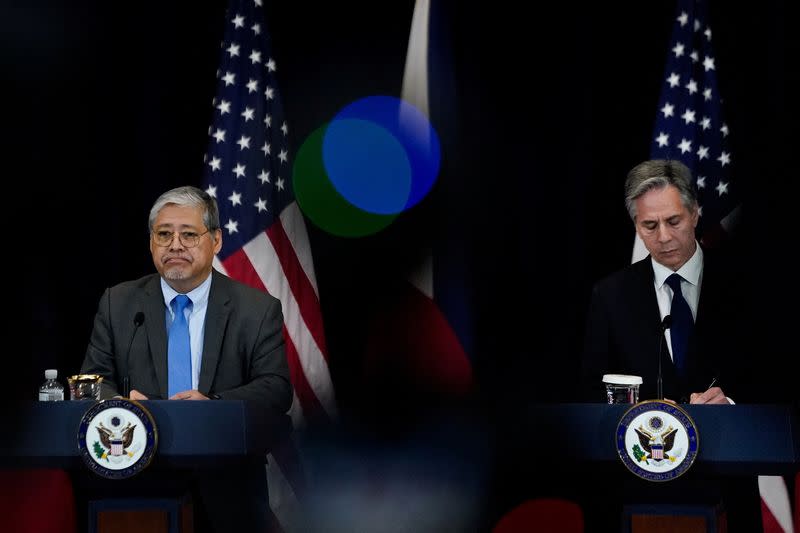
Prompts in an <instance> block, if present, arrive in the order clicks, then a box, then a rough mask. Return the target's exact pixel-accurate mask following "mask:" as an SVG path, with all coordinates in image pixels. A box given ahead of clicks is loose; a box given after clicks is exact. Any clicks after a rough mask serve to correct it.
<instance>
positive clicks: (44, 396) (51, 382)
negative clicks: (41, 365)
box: [39, 368, 64, 402]
mask: <svg viewBox="0 0 800 533" xmlns="http://www.w3.org/2000/svg"><path fill="white" fill-rule="evenodd" d="M44 377H45V379H46V380H47V381H45V382H44V383H43V384H42V386H41V387H39V401H40V402H60V401H62V400H63V399H64V386H63V385H61V383H59V382H58V381H57V380H56V378H57V377H58V370H55V369H53V368H50V369H48V370H45V371H44Z"/></svg>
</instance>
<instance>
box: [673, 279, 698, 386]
mask: <svg viewBox="0 0 800 533" xmlns="http://www.w3.org/2000/svg"><path fill="white" fill-rule="evenodd" d="M682 280H683V278H682V277H681V276H680V275H678V274H672V275H670V276H669V277H668V278H667V285H669V286H670V288H671V289H672V306H671V307H670V311H669V313H670V315H672V327H671V328H670V333H669V334H670V338H671V339H672V361H673V362H674V363H675V368H677V370H678V374H679V375H684V373H685V371H686V353H687V351H688V349H689V334H690V333H691V332H692V327H694V319H693V318H692V310H691V309H690V308H689V304H688V303H686V300H685V299H684V297H683V292H682V291H681V281H682Z"/></svg>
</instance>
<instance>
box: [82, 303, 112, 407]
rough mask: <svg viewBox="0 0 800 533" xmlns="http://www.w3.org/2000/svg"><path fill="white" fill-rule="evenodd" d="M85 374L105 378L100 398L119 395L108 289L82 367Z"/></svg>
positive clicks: (98, 312)
mask: <svg viewBox="0 0 800 533" xmlns="http://www.w3.org/2000/svg"><path fill="white" fill-rule="evenodd" d="M81 373H83V374H99V375H101V376H103V382H102V384H101V386H100V397H101V398H103V399H105V398H113V397H114V396H117V395H118V394H119V392H118V385H117V376H118V372H117V360H116V352H115V349H114V334H113V329H112V327H111V290H110V289H106V291H105V292H104V293H103V296H102V298H100V303H99V304H98V306H97V314H96V315H95V317H94V326H93V328H92V335H91V337H90V338H89V346H88V347H87V348H86V355H85V356H84V358H83V364H82V365H81Z"/></svg>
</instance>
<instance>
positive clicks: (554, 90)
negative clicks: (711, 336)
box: [0, 0, 797, 418]
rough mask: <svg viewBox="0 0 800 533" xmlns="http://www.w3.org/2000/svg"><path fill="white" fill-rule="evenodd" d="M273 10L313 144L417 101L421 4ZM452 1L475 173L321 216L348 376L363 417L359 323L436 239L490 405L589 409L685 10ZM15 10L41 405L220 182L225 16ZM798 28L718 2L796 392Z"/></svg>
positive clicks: (468, 168) (770, 300)
mask: <svg viewBox="0 0 800 533" xmlns="http://www.w3.org/2000/svg"><path fill="white" fill-rule="evenodd" d="M266 3H267V4H268V5H267V9H268V14H269V20H268V26H269V31H270V33H271V34H272V37H273V46H274V53H275V56H276V58H277V61H278V66H279V71H278V75H279V77H278V80H279V83H280V85H281V86H280V89H281V91H282V95H283V100H284V104H285V107H286V112H287V117H288V120H289V122H290V126H291V133H292V135H293V137H292V138H293V142H292V146H293V147H294V148H297V147H298V146H299V145H300V144H301V142H302V141H303V140H304V138H305V136H306V135H307V134H308V133H310V132H311V131H313V130H314V129H316V128H317V127H319V126H320V125H321V124H322V123H324V122H325V121H326V120H328V119H329V118H330V117H331V115H332V114H333V113H335V112H336V111H337V110H338V109H339V108H340V107H341V106H342V105H344V104H346V103H348V102H350V101H352V100H355V99H357V98H360V97H363V96H368V95H373V94H388V95H399V93H400V85H401V80H402V74H403V62H404V58H405V52H406V45H407V39H408V31H409V27H410V22H411V15H412V9H413V2H411V1H403V2H391V3H389V2H320V3H316V2H284V3H281V4H280V5H275V4H277V3H275V2H266ZM444 8H445V10H446V11H447V12H449V13H450V15H449V17H450V20H451V26H450V31H451V35H452V39H451V41H450V44H451V46H452V50H453V53H454V57H453V64H452V67H453V72H454V76H455V87H456V90H457V92H456V97H455V98H454V100H453V102H452V104H453V105H454V106H455V109H456V113H457V121H454V123H456V124H457V127H458V149H457V151H456V153H455V154H450V155H451V159H450V161H451V163H452V162H453V161H455V163H453V166H454V167H455V168H456V169H457V170H458V172H457V174H458V177H457V179H455V176H454V175H452V174H451V175H449V176H447V181H443V182H440V183H439V184H438V185H437V187H436V188H435V189H434V191H433V193H432V195H431V197H430V198H429V200H428V201H426V203H424V204H423V205H421V206H420V207H419V208H418V209H415V210H414V211H412V212H411V213H408V214H407V215H405V216H403V217H401V218H400V219H398V220H397V221H396V223H395V224H394V226H392V227H391V228H389V229H388V230H386V231H384V232H382V233H380V234H378V235H375V236H372V237H369V238H364V239H356V240H348V239H340V238H336V237H332V236H330V235H327V234H326V233H324V232H323V231H320V230H319V229H318V228H316V227H314V226H313V225H309V232H310V239H311V243H312V251H313V254H314V263H315V267H316V272H317V278H318V286H319V292H320V298H321V302H322V306H323V315H324V320H325V324H326V334H327V337H328V342H329V348H330V368H331V373H332V377H333V381H334V384H335V387H336V391H337V397H338V401H339V404H340V408H341V409H342V411H343V413H344V414H345V415H347V414H352V415H354V416H355V417H356V418H357V417H358V414H359V412H360V410H361V408H362V406H360V405H359V402H360V400H361V397H360V395H359V390H360V388H361V387H362V386H363V383H361V382H360V381H359V378H358V377H357V376H358V375H359V374H358V372H356V371H355V370H356V369H358V368H359V366H360V364H361V358H362V356H363V353H362V348H363V339H362V338H360V335H361V332H362V331H363V330H364V325H365V321H366V319H367V317H368V316H369V315H370V313H372V312H373V311H375V310H377V309H380V307H381V305H382V302H383V301H384V300H383V297H382V293H381V287H382V286H387V287H388V285H389V283H390V282H389V281H388V279H389V278H391V277H392V275H393V272H392V270H393V265H396V264H398V263H402V262H403V260H404V259H403V258H404V257H406V256H407V255H408V254H412V253H414V252H415V251H416V250H415V249H414V244H413V243H415V242H417V237H418V236H420V235H421V234H425V235H428V234H433V235H435V237H436V239H437V240H438V242H439V243H440V244H442V243H443V242H445V241H446V242H448V243H451V244H452V243H453V242H456V243H458V254H459V255H458V257H460V258H462V259H463V262H464V264H465V265H466V266H467V268H466V269H465V270H466V272H467V273H468V276H467V278H465V280H464V285H465V286H466V287H467V288H468V290H469V292H470V295H469V298H468V301H469V302H470V305H471V308H472V313H473V315H474V318H475V322H474V330H473V331H472V335H473V339H474V346H473V348H472V354H471V356H472V359H473V364H474V368H475V372H476V377H477V379H478V382H479V384H480V385H481V390H482V391H483V392H485V393H486V394H485V395H483V398H484V399H488V400H489V402H488V405H491V406H502V405H504V404H505V405H510V404H512V403H513V402H514V401H517V400H519V399H520V398H527V399H559V400H562V399H567V400H568V399H570V388H569V383H570V382H573V381H574V380H575V378H576V368H577V364H578V353H579V347H580V343H581V334H582V326H583V318H584V313H585V308H586V304H587V302H588V297H589V291H590V288H591V284H592V283H593V282H594V281H595V280H596V279H598V278H599V277H601V276H603V275H605V274H607V273H609V272H611V271H612V270H615V269H617V268H619V267H621V266H623V265H624V264H626V263H627V262H628V261H629V260H630V251H631V244H632V240H633V229H632V227H631V224H630V221H629V220H628V218H627V214H626V212H625V209H624V206H623V201H622V182H623V180H624V176H625V174H626V172H627V170H628V169H630V168H631V167H632V166H633V165H635V164H636V163H638V162H640V161H642V160H644V159H646V158H647V156H648V150H649V142H650V138H651V129H652V124H653V121H654V118H655V108H656V104H657V100H658V95H659V90H660V84H661V77H662V72H663V62H664V59H665V56H666V47H667V44H668V39H669V35H670V32H671V27H672V19H673V14H674V13H673V11H674V4H673V2H671V1H664V0H659V1H655V2H640V1H637V0H624V1H620V2H614V3H612V4H608V3H599V2H594V3H591V4H589V5H588V6H586V7H581V6H579V5H577V4H572V3H564V5H562V6H558V7H556V6H545V5H535V6H523V5H522V4H520V5H517V4H508V5H502V4H501V5H495V4H492V3H478V2H455V1H453V2H445V5H444ZM3 10H4V13H5V14H4V16H3V17H2V22H0V25H2V26H3V35H4V37H3V41H4V43H6V45H4V47H3V53H2V54H3V55H2V61H3V71H4V72H5V74H4V79H5V81H4V83H3V85H4V86H5V90H4V93H6V90H7V91H8V92H7V93H6V98H5V101H6V105H5V106H4V107H5V110H4V113H5V114H6V115H7V116H9V117H10V122H9V123H7V124H9V125H8V127H7V128H5V129H6V133H7V135H8V138H9V141H8V142H6V143H5V146H6V150H4V152H5V157H4V159H5V160H6V162H7V163H10V164H9V165H8V166H7V167H6V170H7V172H8V173H7V174H6V176H5V178H6V179H5V180H4V182H5V184H6V190H5V194H4V199H5V201H6V205H7V217H6V229H7V232H8V233H7V239H6V243H5V247H4V249H5V256H6V258H7V261H6V264H7V266H8V267H9V269H10V270H11V274H10V275H8V276H7V279H8V280H9V285H10V289H13V290H10V291H9V292H8V298H9V306H8V307H9V308H10V310H12V311H17V310H19V309H20V308H22V309H25V310H26V311H25V312H23V313H16V314H15V316H14V318H13V319H11V320H7V325H8V326H10V328H9V329H10V331H9V333H8V335H7V338H8V339H9V340H10V342H13V343H14V345H17V346H21V348H20V351H18V352H17V351H13V350H8V351H7V359H9V360H12V359H17V354H19V356H20V357H21V358H23V359H24V362H25V363H27V364H23V365H22V368H21V370H20V373H19V374H16V375H17V376H18V379H16V380H15V386H17V387H19V392H17V394H18V395H19V396H20V397H27V395H28V391H30V395H31V397H32V396H33V394H34V392H35V388H36V386H37V385H38V383H39V381H41V380H42V372H43V370H44V369H45V368H51V367H55V368H58V369H59V371H60V374H61V375H62V376H63V375H66V374H69V373H73V372H75V371H77V370H78V368H79V365H80V362H81V360H82V357H83V352H84V350H85V346H86V342H87V340H88V336H89V333H90V330H91V325H92V318H93V315H94V311H95V306H96V303H97V300H98V298H99V297H100V295H101V294H102V291H103V289H104V288H105V287H107V286H109V285H112V284H114V283H117V282H119V281H121V280H125V279H131V278H135V277H139V276H141V275H143V274H146V273H148V272H151V271H152V264H151V263H150V257H149V253H148V251H147V237H148V236H147V230H146V218H147V214H148V209H149V207H150V205H151V203H152V201H153V200H154V199H155V198H156V196H157V195H158V194H159V193H160V192H162V191H163V190H166V189H168V188H170V187H173V186H177V185H183V184H187V183H194V184H199V180H200V176H201V168H202V164H203V163H202V156H203V153H204V151H205V146H206V142H207V126H208V123H209V117H210V110H211V109H210V107H211V99H212V97H213V93H214V86H215V82H214V73H215V70H216V63H217V60H218V50H219V47H218V43H219V41H220V39H221V35H222V22H223V18H222V17H223V11H224V5H223V3H221V2H213V3H211V2H209V3H208V4H207V5H204V4H202V3H198V2H178V3H167V2H139V3H137V2H126V3H122V4H120V3H117V2H80V1H79V2H63V3H58V2H54V1H50V2H45V3H39V4H37V3H36V2H33V3H26V4H25V7H13V6H5V7H4V8H3ZM784 16H785V9H784V5H783V2H780V1H777V0H767V1H765V2H761V3H759V4H758V5H757V6H753V5H750V4H742V3H730V2H714V3H712V5H711V25H712V28H713V30H714V47H715V52H716V55H717V63H716V64H717V69H718V75H719V81H720V87H721V91H722V94H723V96H724V98H725V112H726V116H727V122H728V124H729V125H730V128H731V132H732V133H731V135H732V143H733V158H734V161H735V162H736V171H737V179H738V180H739V181H738V183H739V184H741V186H742V187H744V188H745V189H746V191H745V195H744V197H745V198H746V204H745V222H744V225H743V231H742V232H741V234H740V236H739V242H738V245H739V249H740V251H741V255H740V256H739V257H740V260H741V261H742V263H743V265H744V266H745V270H746V271H747V272H749V274H750V275H749V276H748V279H746V280H743V283H747V284H751V285H752V286H754V287H756V288H757V296H756V297H755V299H754V300H753V301H749V302H746V303H747V304H749V305H751V306H753V307H752V309H754V310H755V312H753V319H752V324H753V330H754V332H756V333H755V334H754V336H753V338H754V339H756V341H755V342H754V345H753V356H754V357H760V358H764V360H765V367H769V368H772V369H775V370H776V372H775V373H774V374H775V376H773V377H774V378H775V379H777V378H778V377H780V376H787V375H790V372H787V371H786V368H787V367H789V366H790V365H791V364H792V362H793V361H794V359H795V358H796V356H794V355H792V354H793V352H795V351H796V348H787V346H793V343H792V342H791V340H793V338H794V335H793V332H792V330H791V324H792V318H791V313H789V312H787V311H788V310H789V309H791V305H792V302H793V298H792V293H791V292H790V291H791V290H792V288H793V287H794V285H796V283H795V281H794V280H795V279H796V275H793V273H792V272H791V271H790V268H789V267H788V266H787V261H786V260H785V258H784V255H785V253H786V251H787V248H792V247H794V245H795V244H796V242H797V240H796V237H787V234H788V235H794V232H791V231H790V226H787V225H786V224H785V222H783V221H781V220H780V219H781V218H782V216H783V215H787V214H788V213H789V212H790V206H791V201H790V200H789V197H788V195H787V194H785V193H783V191H784V187H785V186H786V185H787V184H788V183H789V182H790V180H791V179H793V178H795V176H794V175H793V174H796V171H795V169H794V168H792V167H789V166H788V165H787V161H788V156H787V155H786V149H787V147H788V143H786V141H785V136H786V134H787V133H788V132H789V129H790V124H792V122H793V120H792V119H791V118H790V117H788V116H787V110H786V106H785V103H786V98H787V93H788V94H792V92H791V90H789V91H787V82H786V80H785V73H786V71H785V60H786V57H785V51H784V50H785V47H786V34H785V29H784V26H783V20H784ZM782 193H783V194H782ZM787 218H788V217H787ZM434 244H436V243H434ZM787 245H788V246H787ZM19 273H22V276H21V279H20V276H19ZM735 289H736V288H732V290H735ZM746 312H749V311H746ZM776 386H777V385H776Z"/></svg>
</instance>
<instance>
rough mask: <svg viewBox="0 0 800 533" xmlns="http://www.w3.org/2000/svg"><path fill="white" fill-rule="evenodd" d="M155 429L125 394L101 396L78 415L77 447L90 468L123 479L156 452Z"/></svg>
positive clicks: (142, 408) (137, 470) (143, 409)
mask: <svg viewBox="0 0 800 533" xmlns="http://www.w3.org/2000/svg"><path fill="white" fill-rule="evenodd" d="M157 446H158V431H157V430H156V424H155V421H154V420H153V417H152V415H151V414H150V412H149V411H147V409H145V408H144V407H143V406H142V405H141V404H140V403H138V402H136V401H135V400H128V399H125V398H114V399H111V400H103V401H101V402H99V403H97V404H95V405H93V406H92V407H91V408H90V409H89V410H88V411H86V414H84V415H83V418H81V423H80V426H79V428H78V450H79V451H80V454H81V457H82V458H83V462H84V463H86V466H87V467H88V468H89V470H91V471H92V472H94V473H96V474H97V475H99V476H102V477H105V478H109V479H124V478H128V477H131V476H133V475H135V474H138V473H139V472H141V471H142V470H143V469H144V468H145V467H147V465H149V464H150V461H151V460H152V459H153V456H154V455H155V452H156V447H157Z"/></svg>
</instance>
